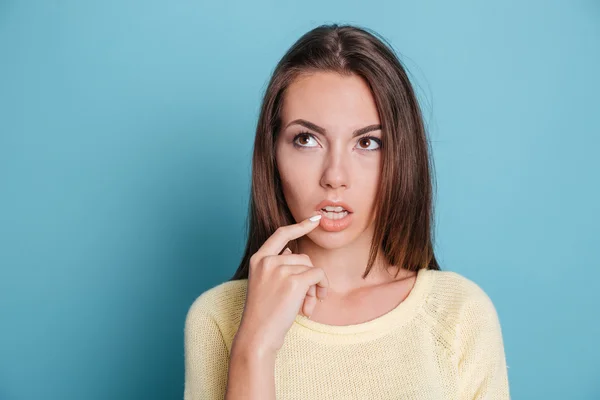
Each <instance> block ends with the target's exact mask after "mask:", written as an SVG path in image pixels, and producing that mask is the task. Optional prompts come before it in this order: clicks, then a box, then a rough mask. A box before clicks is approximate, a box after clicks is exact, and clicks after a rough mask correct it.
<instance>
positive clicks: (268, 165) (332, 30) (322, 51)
mask: <svg viewBox="0 0 600 400" xmlns="http://www.w3.org/2000/svg"><path fill="white" fill-rule="evenodd" d="M317 71H327V72H337V73H339V74H341V75H345V76H348V75H358V76H360V77H362V78H363V79H364V80H365V81H366V82H367V84H368V85H369V87H370V89H371V91H372V93H373V97H374V99H375V103H376V105H377V109H378V111H379V117H380V120H381V125H382V136H383V146H382V164H381V168H382V170H381V181H380V183H379V187H378V196H377V198H378V201H377V202H376V203H377V204H376V207H375V208H376V217H375V231H374V232H375V233H374V236H373V240H372V243H371V249H370V254H369V261H368V264H367V267H366V269H365V273H364V274H363V278H365V277H366V276H367V275H368V274H369V272H370V271H371V268H372V267H373V264H374V263H375V260H376V258H377V255H378V252H379V251H382V252H383V255H384V257H385V258H386V260H387V261H388V262H389V264H390V265H393V266H400V267H402V268H405V269H408V270H412V271H416V270H418V269H421V268H428V269H435V270H439V269H440V267H439V265H438V263H437V260H436V258H435V255H434V252H433V229H432V225H433V222H434V217H433V185H432V184H433V183H434V182H433V177H434V175H433V174H432V172H431V171H432V170H433V167H434V166H433V160H432V159H431V158H430V157H429V153H430V152H431V149H430V148H429V142H428V140H427V134H426V130H425V125H424V122H423V118H422V114H421V110H420V108H419V104H418V101H417V98H416V96H415V93H414V90H413V88H412V86H411V83H410V81H409V78H408V76H407V74H406V71H405V69H404V67H403V65H402V63H401V62H400V60H399V59H398V58H397V57H396V55H395V53H394V51H393V49H392V47H391V46H390V45H389V44H388V43H387V42H386V40H385V39H383V38H381V36H380V35H378V34H377V33H376V32H373V31H372V30H369V29H367V28H362V27H357V26H352V25H338V24H332V25H321V26H319V27H317V28H315V29H313V30H311V31H309V32H308V33H306V34H304V35H303V36H302V37H301V38H300V39H299V40H298V41H297V42H296V43H294V44H293V45H292V47H291V48H290V49H289V50H288V51H287V53H286V54H285V55H284V56H283V58H282V59H281V60H280V61H279V63H278V64H277V66H276V68H275V70H274V71H273V74H272V76H271V79H270V81H269V85H268V87H267V89H266V91H265V95H264V97H263V102H262V106H261V111H260V116H259V119H258V124H257V127H256V136H255V139H254V154H253V158H252V188H251V194H250V202H249V214H248V218H249V220H248V221H247V222H248V239H247V243H246V249H245V251H244V256H243V257H242V260H241V262H240V265H239V267H238V269H237V271H236V272H235V274H234V275H233V277H232V278H231V279H230V280H238V279H247V278H248V269H249V262H250V257H251V256H252V255H253V254H254V253H256V252H257V251H258V249H259V248H260V246H262V244H263V243H264V242H265V241H266V240H267V239H268V238H269V236H271V235H272V234H273V233H274V232H275V230H276V229H277V228H278V227H280V226H282V225H290V224H293V223H295V222H296V221H295V220H294V218H293V217H292V214H291V212H290V210H289V208H288V206H287V204H286V201H285V199H284V196H283V191H282V187H281V180H280V177H279V172H278V170H277V167H276V161H275V141H276V138H277V135H278V133H279V129H280V126H281V120H280V111H281V105H282V99H283V96H284V93H285V90H286V88H287V87H288V85H289V84H290V83H291V82H292V81H293V80H294V79H295V78H296V77H298V76H299V75H300V74H302V73H307V72H317ZM288 246H289V247H290V249H291V250H292V251H294V253H296V252H297V243H296V240H293V241H291V242H290V243H289V244H288ZM398 271H399V270H398Z"/></svg>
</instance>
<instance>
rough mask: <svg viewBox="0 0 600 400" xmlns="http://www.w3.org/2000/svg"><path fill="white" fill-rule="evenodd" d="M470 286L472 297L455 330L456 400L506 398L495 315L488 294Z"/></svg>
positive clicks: (501, 353)
mask: <svg viewBox="0 0 600 400" xmlns="http://www.w3.org/2000/svg"><path fill="white" fill-rule="evenodd" d="M469 283H471V282H469ZM470 286H471V288H470V289H471V294H472V295H471V296H469V301H468V302H467V303H466V304H464V306H463V307H462V308H461V312H460V314H459V320H458V324H457V328H456V329H457V332H456V338H457V340H458V356H459V359H458V373H459V390H460V399H463V400H475V399H477V400H479V399H487V400H496V399H501V400H505V399H510V395H509V387H508V371H507V366H506V357H505V353H504V343H503V339H502V331H501V328H500V321H499V318H498V314H497V312H496V309H495V307H494V305H493V303H492V301H491V299H490V298H489V297H488V295H487V294H486V293H485V292H484V291H483V290H482V289H481V288H480V287H479V286H477V285H476V284H474V283H473V284H471V285H470Z"/></svg>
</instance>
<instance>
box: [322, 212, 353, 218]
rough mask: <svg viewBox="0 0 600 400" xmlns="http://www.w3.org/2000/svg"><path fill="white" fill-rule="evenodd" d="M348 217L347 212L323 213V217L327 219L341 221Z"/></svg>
mask: <svg viewBox="0 0 600 400" xmlns="http://www.w3.org/2000/svg"><path fill="white" fill-rule="evenodd" d="M346 215H348V211H342V212H323V216H324V217H325V218H329V219H342V218H344V217H345V216H346Z"/></svg>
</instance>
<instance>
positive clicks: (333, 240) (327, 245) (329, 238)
mask: <svg viewBox="0 0 600 400" xmlns="http://www.w3.org/2000/svg"><path fill="white" fill-rule="evenodd" d="M306 236H308V238H309V239H310V240H311V241H312V242H313V243H314V244H316V245H317V246H319V247H322V248H324V249H327V250H335V249H341V248H344V247H347V246H348V245H350V244H351V243H352V242H354V241H355V240H356V239H357V238H358V236H360V234H358V233H356V232H350V231H348V230H346V231H340V232H327V231H324V230H323V229H320V228H317V229H315V230H314V231H312V232H310V233H309V234H308V235H306Z"/></svg>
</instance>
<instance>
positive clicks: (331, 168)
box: [321, 148, 350, 190]
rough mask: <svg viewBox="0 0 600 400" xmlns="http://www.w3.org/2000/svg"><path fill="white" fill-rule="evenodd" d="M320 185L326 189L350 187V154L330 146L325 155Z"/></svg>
mask: <svg viewBox="0 0 600 400" xmlns="http://www.w3.org/2000/svg"><path fill="white" fill-rule="evenodd" d="M321 186H322V187H323V188H325V189H328V190H332V189H334V190H338V189H348V188H349V187H350V155H349V154H345V153H344V151H343V150H342V149H333V148H331V149H330V150H329V151H328V152H327V155H326V156H325V160H324V164H323V173H322V174H321Z"/></svg>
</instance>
